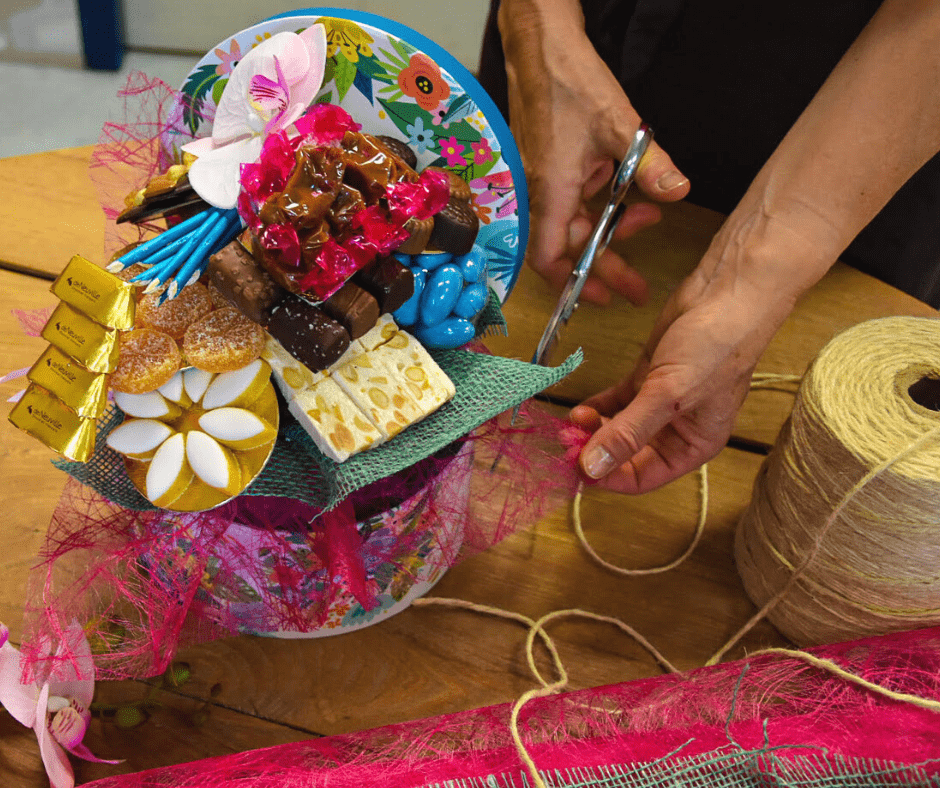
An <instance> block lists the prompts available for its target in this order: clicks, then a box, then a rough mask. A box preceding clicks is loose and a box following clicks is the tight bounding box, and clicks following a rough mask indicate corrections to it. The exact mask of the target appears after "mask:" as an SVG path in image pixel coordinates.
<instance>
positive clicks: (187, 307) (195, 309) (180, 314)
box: [137, 282, 214, 339]
mask: <svg viewBox="0 0 940 788" xmlns="http://www.w3.org/2000/svg"><path fill="white" fill-rule="evenodd" d="M160 297H161V296H160V294H159V293H150V294H149V295H145V296H144V297H143V298H141V299H140V303H138V304H137V322H138V323H139V324H140V326H141V327H143V328H152V329H154V330H156V331H162V332H163V333H164V334H169V335H170V336H171V337H173V339H182V338H183V335H184V334H185V333H186V329H187V328H189V327H190V326H191V325H192V324H193V323H195V322H196V321H197V320H199V319H200V318H201V317H205V316H206V315H207V314H209V312H211V311H212V309H213V307H214V304H213V303H212V298H211V297H210V296H209V291H208V290H207V289H206V286H205V285H203V284H201V283H199V282H193V283H192V284H189V285H186V287H184V288H183V289H182V290H180V292H179V295H177V296H176V298H171V299H170V300H169V301H165V302H164V303H162V304H161V303H160Z"/></svg>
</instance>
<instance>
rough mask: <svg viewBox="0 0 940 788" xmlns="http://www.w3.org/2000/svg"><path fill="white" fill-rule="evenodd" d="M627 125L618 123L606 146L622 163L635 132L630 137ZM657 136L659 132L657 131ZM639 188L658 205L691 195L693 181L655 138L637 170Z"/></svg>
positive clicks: (609, 152)
mask: <svg viewBox="0 0 940 788" xmlns="http://www.w3.org/2000/svg"><path fill="white" fill-rule="evenodd" d="M628 128H629V126H627V125H626V124H623V123H621V124H618V127H617V128H616V129H612V130H611V135H610V137H609V138H608V139H607V140H605V141H604V147H605V148H606V149H607V152H608V154H609V155H610V156H612V157H614V158H616V159H618V160H622V159H623V157H624V156H626V154H627V150H628V149H629V148H630V143H632V142H633V131H631V132H630V133H629V134H626V133H625V131H626V130H627V129H628ZM653 133H654V134H655V133H656V130H655V129H653ZM636 185H637V186H638V187H639V189H640V191H642V192H643V193H644V194H645V195H646V196H647V197H649V198H650V199H652V200H656V201H658V202H673V201H675V200H681V199H682V198H683V197H685V196H686V195H687V194H688V193H689V179H688V178H686V177H685V175H683V174H682V173H681V172H680V171H679V168H678V167H677V166H676V165H675V164H674V163H673V161H672V158H671V157H670V156H669V154H668V153H666V151H664V150H663V149H662V147H660V145H659V144H658V143H657V142H656V139H655V137H654V139H653V141H652V142H651V143H650V145H649V147H648V148H647V149H646V153H644V154H643V158H642V159H640V164H639V166H638V167H637V171H636Z"/></svg>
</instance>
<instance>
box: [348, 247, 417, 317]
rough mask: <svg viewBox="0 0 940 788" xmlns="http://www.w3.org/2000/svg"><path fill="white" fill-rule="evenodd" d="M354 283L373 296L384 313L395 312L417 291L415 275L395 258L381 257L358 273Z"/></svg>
mask: <svg viewBox="0 0 940 788" xmlns="http://www.w3.org/2000/svg"><path fill="white" fill-rule="evenodd" d="M352 279H353V282H355V283H356V284H357V285H359V286H360V287H361V288H362V289H363V290H365V291H367V292H369V293H371V294H372V296H373V297H374V298H375V300H376V301H378V302H379V309H381V310H382V313H383V314H384V313H385V312H394V311H395V310H396V309H398V307H400V306H401V305H402V304H404V303H405V301H407V300H408V299H409V298H411V296H412V295H414V291H415V279H414V274H412V273H411V269H410V268H408V266H406V265H403V264H402V263H400V262H398V260H396V259H395V258H394V257H380V258H379V259H378V260H376V261H375V262H374V263H371V264H370V265H367V266H366V267H365V268H362V269H360V270H359V271H356V273H355V274H353V277H352Z"/></svg>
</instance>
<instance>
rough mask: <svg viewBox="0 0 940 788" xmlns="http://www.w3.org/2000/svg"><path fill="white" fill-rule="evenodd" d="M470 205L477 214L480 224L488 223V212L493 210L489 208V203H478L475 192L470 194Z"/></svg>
mask: <svg viewBox="0 0 940 788" xmlns="http://www.w3.org/2000/svg"><path fill="white" fill-rule="evenodd" d="M470 207H471V208H473V212H474V213H475V214H476V215H477V218H479V220H480V222H481V223H482V224H489V223H490V221H491V219H490V214H491V213H492V212H493V209H492V208H490V206H489V205H480V203H478V202H477V194H476V192H473V193H472V194H471V195H470Z"/></svg>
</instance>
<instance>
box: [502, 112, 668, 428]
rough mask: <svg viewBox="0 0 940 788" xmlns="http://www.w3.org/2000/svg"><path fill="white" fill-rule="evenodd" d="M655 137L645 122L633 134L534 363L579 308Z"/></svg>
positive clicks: (547, 351) (545, 359)
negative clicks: (589, 280) (586, 283)
mask: <svg viewBox="0 0 940 788" xmlns="http://www.w3.org/2000/svg"><path fill="white" fill-rule="evenodd" d="M652 140H653V130H652V129H651V128H650V127H649V126H647V125H646V124H645V123H642V124H640V128H639V129H637V131H636V134H634V135H633V142H631V143H630V148H629V149H628V150H627V154H626V156H624V157H623V161H622V162H620V166H619V167H618V168H617V172H616V174H615V175H614V180H613V183H612V184H611V194H610V199H609V200H608V201H607V205H606V206H605V207H604V212H603V213H602V214H601V218H600V220H599V221H598V222H597V225H596V226H595V228H594V232H592V233H591V237H590V238H589V239H588V242H587V244H586V245H585V247H584V251H583V252H582V253H581V257H580V258H579V259H578V263H577V265H576V266H575V267H574V270H573V271H572V272H571V274H570V275H569V276H568V281H567V283H566V284H565V289H564V290H563V291H562V293H561V297H560V298H559V299H558V303H557V304H556V305H555V311H554V312H553V313H552V316H551V318H550V319H549V321H548V325H546V326H545V331H544V332H543V333H542V338H541V339H540V340H539V344H538V347H537V348H536V351H535V355H534V356H533V357H532V363H533V364H539V365H541V366H546V365H547V364H548V358H549V355H550V354H551V351H552V349H553V348H554V346H555V343H556V342H557V340H558V334H559V332H560V331H561V329H562V327H563V326H564V325H565V324H566V323H567V322H568V320H569V319H570V318H571V315H572V314H573V313H574V311H575V309H577V308H578V298H579V297H580V296H581V290H582V288H583V287H584V283H585V282H586V281H587V278H588V276H589V275H590V273H591V266H592V265H594V261H595V260H597V259H598V258H599V257H600V256H601V255H602V254H603V253H604V250H605V249H607V246H608V244H609V243H610V239H611V238H613V236H614V230H615V229H616V228H617V222H619V221H620V219H621V217H622V216H623V214H624V211H625V210H626V206H625V205H624V203H623V201H624V198H625V197H626V196H627V190H628V189H629V188H630V184H631V183H633V178H634V176H635V175H636V171H637V168H638V167H639V164H640V159H642V158H643V154H644V153H646V149H647V148H648V147H649V144H650V142H652ZM518 412H519V407H518V406H517V407H516V410H515V411H514V412H513V421H515V416H516V415H517V414H518Z"/></svg>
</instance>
